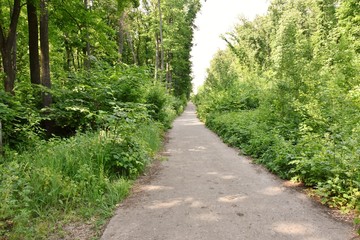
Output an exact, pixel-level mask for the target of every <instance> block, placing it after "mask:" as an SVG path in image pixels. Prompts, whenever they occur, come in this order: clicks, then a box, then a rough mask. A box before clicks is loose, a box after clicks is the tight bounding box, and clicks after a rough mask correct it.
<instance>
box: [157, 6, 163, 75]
mask: <svg viewBox="0 0 360 240" xmlns="http://www.w3.org/2000/svg"><path fill="white" fill-rule="evenodd" d="M158 7H159V22H160V24H159V32H160V63H161V65H160V69H161V70H164V46H163V43H164V42H163V40H164V39H163V21H162V12H161V2H160V0H158Z"/></svg>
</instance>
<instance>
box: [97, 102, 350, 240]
mask: <svg viewBox="0 0 360 240" xmlns="http://www.w3.org/2000/svg"><path fill="white" fill-rule="evenodd" d="M166 151H167V154H168V155H169V157H168V161H165V162H163V163H161V167H160V168H161V169H160V170H159V171H158V172H157V174H155V176H154V177H153V179H151V181H148V182H147V183H146V182H143V183H140V184H139V185H138V186H137V189H138V193H135V194H134V196H132V197H130V198H129V199H128V200H127V201H125V203H124V204H122V205H121V206H120V207H119V209H118V211H117V213H116V215H115V216H114V217H113V219H112V220H111V221H110V223H109V224H108V226H107V229H106V230H105V232H104V234H103V236H102V239H103V240H109V239H118V240H138V239H139V240H140V239H141V240H145V239H148V240H186V239H189V240H199V239H204V240H228V239H229V240H230V239H231V240H233V239H239V240H240V239H243V240H253V239H254V240H256V239H261V240H270V239H274V240H281V239H291V240H298V239H299V240H300V239H301V240H302V239H307V240H332V239H336V240H347V239H351V237H353V236H354V235H353V233H352V226H351V225H350V224H346V223H343V222H339V221H337V220H335V219H333V218H332V217H331V216H330V215H329V214H327V212H326V209H325V208H323V207H321V206H319V205H318V204H317V203H315V202H313V201H312V200H310V199H308V197H306V195H304V194H302V193H300V192H298V191H296V190H294V189H291V188H289V187H285V186H284V182H283V181H281V180H279V179H278V178H277V177H275V176H273V175H272V174H269V173H268V172H267V171H265V170H263V168H261V167H259V166H256V165H253V164H251V162H250V161H249V160H248V159H247V158H245V157H243V156H239V155H238V152H237V151H236V150H234V149H232V148H229V147H227V146H226V145H225V144H223V143H222V142H221V140H220V139H219V138H218V137H217V136H216V135H215V134H214V133H212V132H211V131H209V130H207V129H206V128H205V126H204V125H203V124H202V123H201V122H199V120H198V119H197V118H196V114H195V108H194V106H193V105H192V104H189V106H188V107H187V109H186V111H185V112H184V114H183V115H182V116H181V117H179V118H178V119H177V120H176V121H175V122H174V125H173V128H172V129H171V131H170V133H169V143H168V144H167V145H166Z"/></svg>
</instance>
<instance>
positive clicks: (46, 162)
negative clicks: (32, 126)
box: [0, 123, 162, 239]
mask: <svg viewBox="0 0 360 240" xmlns="http://www.w3.org/2000/svg"><path fill="white" fill-rule="evenodd" d="M161 133H162V130H161V128H160V126H159V125H157V124H155V123H154V124H150V123H149V124H141V125H139V126H138V127H137V130H136V131H132V132H130V131H123V132H122V131H121V130H119V131H117V132H109V131H108V132H106V131H103V130H100V131H97V132H93V133H84V134H77V135H76V136H74V137H72V138H69V139H53V140H51V141H48V142H45V141H42V142H39V143H38V144H37V145H36V147H35V148H34V149H32V150H31V151H27V152H24V153H23V154H17V153H10V154H8V156H7V158H6V160H4V159H2V160H1V161H0V199H1V204H0V239H34V238H36V239H46V238H47V236H48V234H49V233H51V232H52V231H53V232H61V231H57V230H55V229H56V224H55V223H56V222H58V221H61V220H62V219H66V218H67V217H68V216H69V215H72V216H75V215H79V216H80V217H82V218H90V217H91V218H96V217H100V218H101V217H104V216H106V215H108V214H109V212H111V210H112V209H113V208H114V206H115V205H116V204H117V203H118V202H119V201H120V200H121V199H123V198H124V197H125V196H126V195H127V194H128V192H129V188H130V183H131V179H132V178H133V177H135V176H137V175H138V174H140V173H141V171H142V170H143V169H144V168H145V166H146V164H147V162H148V161H149V159H150V158H151V156H153V155H154V153H155V152H156V151H157V150H158V149H159V148H160V146H161ZM45 222H47V224H46V225H47V226H48V227H44V223H45ZM51 226H52V227H51Z"/></svg>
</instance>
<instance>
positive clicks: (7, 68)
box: [0, 0, 22, 94]
mask: <svg viewBox="0 0 360 240" xmlns="http://www.w3.org/2000/svg"><path fill="white" fill-rule="evenodd" d="M1 3H2V1H1ZM1 5H3V3H2V4H1ZM21 7H22V6H21V3H20V0H14V3H13V4H12V6H9V12H10V24H9V28H8V29H6V28H5V26H4V23H6V22H7V21H6V20H5V16H4V12H3V7H2V6H0V19H1V21H0V49H1V57H2V63H3V68H4V72H5V78H4V89H5V91H6V92H10V93H11V94H14V85H15V78H16V29H17V26H18V21H19V16H20V11H21Z"/></svg>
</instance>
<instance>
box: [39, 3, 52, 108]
mask: <svg viewBox="0 0 360 240" xmlns="http://www.w3.org/2000/svg"><path fill="white" fill-rule="evenodd" d="M40 9H41V16H40V48H41V84H42V85H43V86H44V87H46V88H48V89H51V78H50V56H49V55H50V54H49V16H48V10H47V0H41V1H40ZM42 100H43V107H49V106H50V105H51V103H52V97H51V94H50V93H49V92H45V93H43V97H42Z"/></svg>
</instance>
